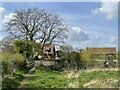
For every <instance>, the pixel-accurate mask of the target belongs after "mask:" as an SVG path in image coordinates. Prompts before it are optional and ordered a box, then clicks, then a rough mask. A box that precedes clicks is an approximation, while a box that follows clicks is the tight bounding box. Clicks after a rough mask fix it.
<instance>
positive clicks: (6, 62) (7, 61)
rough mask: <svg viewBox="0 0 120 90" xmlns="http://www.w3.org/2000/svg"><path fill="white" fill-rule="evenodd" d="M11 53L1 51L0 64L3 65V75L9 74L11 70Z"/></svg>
mask: <svg viewBox="0 0 120 90" xmlns="http://www.w3.org/2000/svg"><path fill="white" fill-rule="evenodd" d="M12 56H13V55H12V54H11V53H9V52H4V53H2V66H3V70H2V75H3V77H4V76H6V75H10V74H11V72H12V71H13V63H12V62H11V61H12V59H13V58H12Z"/></svg>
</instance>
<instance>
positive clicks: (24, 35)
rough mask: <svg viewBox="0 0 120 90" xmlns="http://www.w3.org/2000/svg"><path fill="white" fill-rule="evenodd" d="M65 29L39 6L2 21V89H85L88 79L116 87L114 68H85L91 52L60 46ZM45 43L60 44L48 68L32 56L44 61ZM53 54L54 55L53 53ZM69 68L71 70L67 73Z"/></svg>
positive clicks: (99, 85) (64, 37) (65, 26)
mask: <svg viewBox="0 0 120 90" xmlns="http://www.w3.org/2000/svg"><path fill="white" fill-rule="evenodd" d="M67 32H68V26H67V25H65V23H64V22H63V20H62V19H61V18H60V17H59V16H58V15H56V14H54V13H51V12H48V11H46V10H39V9H26V10H19V11H16V12H15V14H14V15H13V18H12V19H11V20H10V21H9V20H8V22H6V33H7V34H8V37H6V38H5V39H3V41H2V42H3V45H2V49H3V52H2V65H3V70H2V77H3V81H2V83H3V88H25V87H27V88H70V87H72V88H81V87H85V88H89V87H90V85H91V82H92V86H93V87H104V86H102V85H101V82H104V83H105V86H106V87H109V86H110V85H112V86H111V87H118V86H117V82H116V81H115V80H117V76H118V74H117V71H93V72H86V71H85V70H88V69H89V68H91V69H92V68H94V65H95V62H94V59H95V58H93V55H92V52H91V51H87V52H86V51H85V50H74V49H73V47H72V46H71V45H60V44H61V43H63V42H64V40H65V39H66V38H67V34H66V33H67ZM37 41H39V42H37ZM46 44H48V45H51V44H59V45H60V51H59V50H58V51H57V55H58V57H60V58H57V59H56V61H55V60H53V61H55V65H51V66H50V67H48V70H46V69H45V67H47V66H43V65H42V64H41V62H40V65H39V64H38V66H37V64H36V62H35V58H37V60H38V58H42V60H46V58H47V57H50V55H49V53H48V52H47V51H49V50H47V51H46V52H47V56H45V55H44V54H43V46H44V45H46ZM48 49H49V48H48ZM42 55H44V56H42ZM53 55H54V57H55V58H56V56H57V55H55V52H54V54H53ZM38 56H39V57H38ZM51 56H52V55H51ZM34 57H35V58H34ZM43 58H45V59H43ZM42 60H41V61H42ZM56 62H57V63H56ZM27 66H28V68H25V67H27ZM41 68H42V70H41ZM51 68H52V69H51ZM36 69H37V70H36ZM26 70H27V72H31V74H28V73H26V72H25V71H26ZM35 70H36V71H35ZM75 70H76V71H75ZM77 70H79V71H77ZM65 71H66V72H67V73H66V72H65ZM71 71H74V72H73V73H72V74H71ZM92 80H93V81H94V80H97V81H94V82H97V85H96V84H95V83H93V81H92ZM108 80H111V81H110V82H109V81H108ZM99 82H100V83H99Z"/></svg>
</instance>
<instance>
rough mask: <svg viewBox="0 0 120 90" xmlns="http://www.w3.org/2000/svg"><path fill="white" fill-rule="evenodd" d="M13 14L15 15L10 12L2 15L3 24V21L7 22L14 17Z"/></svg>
mask: <svg viewBox="0 0 120 90" xmlns="http://www.w3.org/2000/svg"><path fill="white" fill-rule="evenodd" d="M14 15H16V14H14V13H10V14H9V15H5V17H4V19H3V23H4V24H5V23H8V22H9V21H10V20H11V19H13V18H14Z"/></svg>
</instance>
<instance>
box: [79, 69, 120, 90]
mask: <svg viewBox="0 0 120 90" xmlns="http://www.w3.org/2000/svg"><path fill="white" fill-rule="evenodd" d="M95 80H97V81H96V82H95V83H91V84H90V83H89V82H90V81H95ZM115 80H118V71H93V72H84V73H82V74H81V75H80V76H79V77H78V81H79V87H85V86H84V84H87V83H89V85H87V86H86V87H89V86H90V85H92V87H93V88H104V87H108V88H109V87H118V82H115V83H114V81H115ZM90 87H91V86H90Z"/></svg>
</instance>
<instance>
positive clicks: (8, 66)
mask: <svg viewBox="0 0 120 90" xmlns="http://www.w3.org/2000/svg"><path fill="white" fill-rule="evenodd" d="M24 62H25V61H24V58H23V56H22V55H21V54H19V53H15V54H13V53H10V52H3V53H2V65H3V70H2V75H3V77H4V76H6V75H12V74H13V73H14V71H16V70H18V69H22V68H24Z"/></svg>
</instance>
